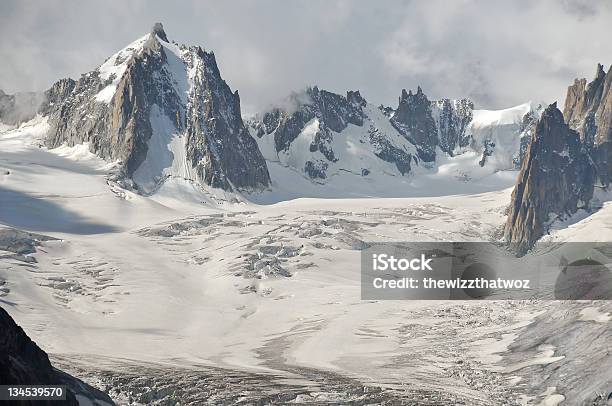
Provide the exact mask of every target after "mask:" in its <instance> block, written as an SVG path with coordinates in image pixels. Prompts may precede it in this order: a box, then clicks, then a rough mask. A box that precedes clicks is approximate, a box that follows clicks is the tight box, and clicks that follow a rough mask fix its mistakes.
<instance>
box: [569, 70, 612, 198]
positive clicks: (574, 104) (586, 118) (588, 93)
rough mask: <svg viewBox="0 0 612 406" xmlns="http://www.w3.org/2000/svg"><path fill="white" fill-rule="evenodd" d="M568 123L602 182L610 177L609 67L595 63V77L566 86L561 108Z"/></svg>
mask: <svg viewBox="0 0 612 406" xmlns="http://www.w3.org/2000/svg"><path fill="white" fill-rule="evenodd" d="M563 115H564V117H565V120H566V122H567V123H568V124H569V126H570V127H571V128H573V129H575V130H576V131H578V132H579V133H580V138H581V140H582V141H583V143H584V144H585V145H586V146H587V147H588V148H589V149H590V150H591V155H592V157H593V159H594V161H595V163H596V165H597V176H598V178H599V181H600V182H601V183H603V184H604V185H606V186H607V185H609V183H610V181H611V180H612V69H609V70H608V73H606V72H605V71H604V69H603V66H602V65H597V72H596V74H595V79H594V80H593V81H592V82H590V83H588V84H587V81H586V79H576V80H575V81H574V84H573V85H571V86H569V87H568V89H567V96H566V99H565V109H564V111H563Z"/></svg>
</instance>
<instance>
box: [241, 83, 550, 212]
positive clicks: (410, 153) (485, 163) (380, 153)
mask: <svg viewBox="0 0 612 406" xmlns="http://www.w3.org/2000/svg"><path fill="white" fill-rule="evenodd" d="M284 105H285V106H290V107H284V108H273V109H271V110H270V111H268V112H266V113H263V114H261V115H260V116H258V117H256V118H254V119H252V120H250V121H248V127H249V130H250V132H251V135H252V136H253V138H254V139H255V140H257V143H258V145H259V148H260V150H261V151H262V153H263V155H264V157H265V158H266V160H267V162H268V167H269V170H270V173H271V178H272V193H270V192H264V193H263V194H264V195H266V196H268V197H269V196H271V195H276V196H279V197H278V198H279V199H280V198H281V197H280V196H284V197H285V198H286V197H289V196H291V197H299V196H310V197H315V196H321V197H324V196H328V197H342V196H387V197H391V196H395V197H398V196H418V195H423V194H424V193H429V194H434V195H435V194H437V195H439V194H444V193H462V190H461V189H463V191H472V192H474V191H485V190H495V189H499V188H503V187H509V186H511V185H512V184H513V182H514V177H515V175H516V174H515V173H514V171H515V170H516V169H518V165H519V164H520V161H521V158H522V156H523V155H524V149H525V148H526V144H527V142H528V140H529V137H530V135H531V131H532V128H533V126H534V125H535V122H536V121H537V117H538V116H539V111H540V107H539V106H534V105H533V104H532V103H525V104H522V105H520V106H516V107H513V108H510V109H505V110H498V111H495V110H475V109H473V105H472V104H471V102H469V100H447V99H445V100H440V101H434V102H430V101H429V100H428V99H427V98H426V96H425V95H424V94H423V93H422V90H421V89H420V88H419V89H418V91H417V93H416V94H413V93H412V92H405V91H403V92H402V97H400V107H399V108H398V110H393V109H389V108H384V107H383V106H380V107H376V106H374V105H372V104H370V103H368V102H367V101H366V100H365V99H364V98H363V97H361V95H360V94H359V92H352V91H350V92H348V93H347V95H346V96H342V95H338V94H334V93H331V92H327V91H325V90H319V89H318V88H317V87H313V88H308V89H306V90H305V91H304V92H302V93H297V94H293V95H291V96H290V97H289V98H288V100H287V101H286V102H285V103H284ZM415 132H418V133H419V134H421V136H420V137H416V138H415V137H414V136H411V135H410V134H412V133H415ZM430 159H432V160H430ZM504 172H508V173H504ZM300 176H301V177H302V179H300V178H299V177H300ZM459 183H460V185H459ZM485 185H486V186H485ZM425 190H428V192H425ZM261 195H262V194H261V193H260V194H256V196H254V197H252V198H254V199H255V200H257V201H261V200H260V197H259V196H261ZM263 200H264V201H266V200H267V198H265V199H263Z"/></svg>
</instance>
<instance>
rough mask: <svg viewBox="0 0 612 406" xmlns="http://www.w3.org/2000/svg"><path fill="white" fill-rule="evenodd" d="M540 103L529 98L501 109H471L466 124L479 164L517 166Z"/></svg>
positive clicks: (540, 106) (499, 166)
mask: <svg viewBox="0 0 612 406" xmlns="http://www.w3.org/2000/svg"><path fill="white" fill-rule="evenodd" d="M542 109H543V105H542V104H534V103H532V102H528V103H524V104H521V105H518V106H516V107H511V108H509V109H503V110H474V111H473V119H472V121H471V122H470V124H469V126H468V130H467V132H468V134H469V138H470V139H471V142H470V147H471V148H472V149H475V150H477V151H479V152H480V153H481V155H482V159H481V161H479V162H481V165H482V166H485V165H489V166H492V167H494V168H495V169H497V170H507V169H518V167H519V166H520V163H521V161H522V159H523V157H524V154H525V149H526V147H527V144H528V143H529V140H530V137H531V134H532V132H533V128H534V125H535V123H536V122H537V120H538V118H539V116H540V114H541V113H542Z"/></svg>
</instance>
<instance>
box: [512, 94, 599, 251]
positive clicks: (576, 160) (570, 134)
mask: <svg viewBox="0 0 612 406" xmlns="http://www.w3.org/2000/svg"><path fill="white" fill-rule="evenodd" d="M594 179H595V168H594V166H593V163H592V160H591V158H590V156H589V154H588V151H587V149H586V147H585V146H584V144H583V143H582V142H581V140H580V135H579V134H578V133H577V132H576V131H574V130H572V129H571V128H570V127H569V126H568V125H567V124H566V123H565V121H564V119H563V114H562V113H561V111H560V110H559V109H558V108H557V104H556V103H553V104H551V105H550V106H548V108H547V109H546V110H545V111H544V112H543V113H542V117H541V118H540V120H539V121H538V123H537V125H536V128H535V131H534V133H533V137H532V139H531V142H530V144H529V147H528V149H527V153H526V156H525V159H524V160H523V164H522V165H521V169H520V173H519V177H518V180H517V183H516V186H515V188H514V191H513V192H512V201H511V204H510V209H509V213H508V220H507V223H506V228H505V237H506V240H507V241H508V242H509V243H510V245H511V246H512V248H513V249H514V250H516V251H517V252H518V253H520V254H523V253H525V252H526V251H527V250H528V249H530V248H531V247H532V246H533V244H534V243H535V241H536V240H537V239H538V238H540V237H541V236H542V235H544V234H545V233H546V232H547V227H548V225H549V224H550V223H551V222H552V221H553V220H555V219H557V218H559V217H565V216H567V215H571V214H573V213H575V212H576V211H577V210H578V209H580V208H586V205H587V203H588V202H589V201H590V200H591V198H592V196H593V184H594Z"/></svg>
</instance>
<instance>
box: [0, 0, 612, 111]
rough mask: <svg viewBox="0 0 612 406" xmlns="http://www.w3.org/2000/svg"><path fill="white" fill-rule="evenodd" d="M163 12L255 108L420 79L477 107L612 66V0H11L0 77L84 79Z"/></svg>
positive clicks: (394, 90) (518, 99) (553, 93)
mask: <svg viewBox="0 0 612 406" xmlns="http://www.w3.org/2000/svg"><path fill="white" fill-rule="evenodd" d="M156 21H161V22H163V24H164V27H165V29H166V32H167V34H168V37H169V38H170V39H172V40H175V41H177V42H180V43H186V44H194V45H195V44H197V45H201V46H202V47H203V48H205V49H206V50H213V51H214V52H215V55H216V56H217V61H218V63H219V67H220V69H221V73H222V75H223V77H224V78H225V80H226V81H227V82H228V83H229V85H230V87H232V89H238V90H239V92H240V94H241V98H242V103H243V110H244V111H245V112H246V113H252V112H254V111H257V110H259V109H263V108H265V107H266V106H268V105H270V104H273V103H275V102H277V101H279V100H281V99H282V98H283V97H285V96H286V95H287V94H288V93H289V92H290V91H292V90H296V89H301V88H304V87H305V86H308V85H311V84H318V85H319V87H321V88H325V89H329V90H332V91H336V92H342V93H343V92H345V91H346V90H347V89H360V90H361V92H362V95H364V96H365V97H366V98H367V99H368V100H369V101H370V102H372V103H376V104H379V103H384V104H387V105H395V104H396V103H397V97H398V96H399V94H400V91H401V89H402V88H407V89H409V88H416V86H417V85H421V87H422V88H423V90H424V91H425V92H426V94H428V95H429V96H430V98H441V97H450V98H457V97H470V98H472V99H473V100H474V101H475V102H476V104H477V106H478V107H481V108H503V107H509V106H512V105H516V104H519V103H522V102H525V101H527V100H534V101H548V102H551V101H554V100H559V101H562V100H563V97H564V94H565V89H566V88H567V86H568V85H569V84H570V83H571V81H572V80H573V78H575V77H577V76H578V77H587V78H591V77H592V76H593V74H594V72H595V66H596V63H597V62H601V63H603V64H604V65H605V66H606V69H608V67H609V66H610V64H612V2H610V1H608V0H601V1H599V0H541V1H539V0H530V1H512V2H511V1H486V0H482V1H470V0H452V1H451V0H440V1H435V0H427V1H417V0H414V1H383V2H379V1H367V2H366V1H356V0H355V1H342V0H337V1H334V0H309V1H285V0H278V1H265V0H261V1H246V0H244V1H235V2H234V1H232V2H230V1H224V2H220V1H219V2H212V1H211V2H206V1H195V0H194V1H169V0H162V1H145V0H142V1H141V0H134V1H132V0H129V1H73V0H50V1H44V2H41V1H28V0H26V1H24V0H20V1H17V0H2V1H1V2H0V61H1V62H0V89H3V90H5V91H7V92H15V91H23V90H44V89H45V88H47V87H49V86H50V84H51V83H52V82H53V81H54V80H56V79H59V78H62V77H67V76H70V77H74V78H78V76H79V75H80V74H81V73H84V72H87V71H89V70H92V69H94V68H95V67H96V66H97V65H99V64H101V63H102V62H103V61H104V59H105V58H107V57H108V56H110V55H111V54H112V53H114V52H115V51H116V50H118V49H120V48H122V47H123V46H125V45H126V44H128V43H130V42H131V41H132V40H134V39H136V38H137V37H139V36H142V35H143V34H144V33H146V32H148V31H149V29H150V27H151V26H152V25H153V23H154V22H156Z"/></svg>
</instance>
